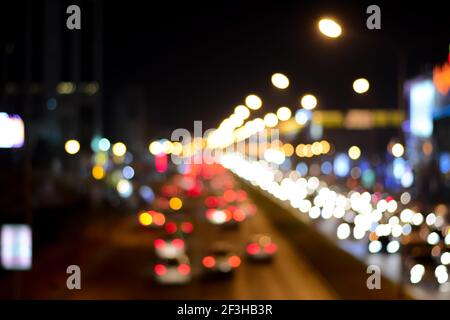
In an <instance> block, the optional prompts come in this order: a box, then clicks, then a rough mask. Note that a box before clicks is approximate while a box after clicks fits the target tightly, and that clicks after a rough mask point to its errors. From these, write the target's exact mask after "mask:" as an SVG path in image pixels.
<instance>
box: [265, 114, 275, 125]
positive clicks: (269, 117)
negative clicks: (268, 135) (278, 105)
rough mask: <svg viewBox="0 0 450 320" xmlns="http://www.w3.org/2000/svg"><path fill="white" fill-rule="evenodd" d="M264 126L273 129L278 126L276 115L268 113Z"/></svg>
mask: <svg viewBox="0 0 450 320" xmlns="http://www.w3.org/2000/svg"><path fill="white" fill-rule="evenodd" d="M264 124H265V125H266V126H267V127H269V128H273V127H275V126H276V125H277V124H278V117H277V115H276V114H275V113H268V114H266V115H265V116H264Z"/></svg>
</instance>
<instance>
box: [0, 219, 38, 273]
mask: <svg viewBox="0 0 450 320" xmlns="http://www.w3.org/2000/svg"><path fill="white" fill-rule="evenodd" d="M0 245H1V262H2V267H3V268H4V269H7V270H29V269H31V262H32V236H31V228H30V226H29V225H26V224H5V225H3V226H2V228H1V243H0Z"/></svg>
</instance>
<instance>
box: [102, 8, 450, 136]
mask: <svg viewBox="0 0 450 320" xmlns="http://www.w3.org/2000/svg"><path fill="white" fill-rule="evenodd" d="M391 2H394V3H395V5H392V4H390V5H388V3H380V2H376V3H377V4H379V5H380V7H381V11H382V30H378V31H371V30H368V29H367V28H366V19H367V16H368V15H367V14H366V13H365V11H366V8H367V6H368V5H369V4H373V2H366V3H364V2H355V1H327V2H324V1H291V2H287V1H270V2H261V1H259V2H254V1H209V2H193V1H189V2H188V3H186V2H181V1H164V4H163V5H162V4H161V3H157V2H153V1H125V2H124V1H105V2H104V36H105V51H104V52H105V69H104V70H105V80H106V86H107V87H106V89H107V90H108V92H107V93H106V95H107V96H106V98H107V99H111V96H112V93H116V92H120V91H121V90H123V89H124V88H125V87H127V86H132V85H138V86H141V87H142V88H144V90H145V92H146V95H147V96H148V98H149V101H150V102H149V108H151V109H152V110H153V111H155V115H157V116H155V117H156V119H154V118H153V119H149V122H153V123H156V122H157V123H160V124H161V125H162V126H167V127H170V128H175V127H180V126H182V127H187V128H192V122H193V120H203V121H205V123H206V125H207V126H214V125H216V124H217V122H218V121H220V120H221V119H223V118H224V117H225V116H227V115H229V114H230V113H231V112H232V110H233V108H234V107H235V106H236V105H238V104H240V103H242V102H243V100H244V98H245V96H246V95H247V94H249V93H251V92H254V93H257V94H259V95H260V96H261V97H262V99H263V101H264V102H265V104H264V107H263V110H261V114H264V113H265V112H268V111H269V110H276V108H277V107H278V106H279V105H282V104H287V105H289V106H290V107H291V108H292V109H293V110H295V108H297V106H298V101H299V99H298V98H299V97H300V96H302V95H303V94H304V93H306V92H311V93H314V94H315V95H316V96H317V97H318V100H319V106H318V107H319V108H321V109H334V108H341V109H347V108H387V107H396V105H397V62H398V61H397V58H396V53H397V51H398V49H399V48H405V50H406V52H407V53H408V76H412V75H415V74H417V73H418V72H421V71H422V70H425V68H426V66H427V64H428V65H429V66H430V65H433V64H435V63H442V62H443V61H445V59H446V57H447V54H448V50H449V49H448V46H449V44H450V26H449V25H450V24H449V23H448V21H449V20H450V16H449V14H448V10H446V8H445V6H444V3H445V2H444V1H442V2H441V1H427V2H422V5H419V4H414V3H413V2H409V1H408V2H406V1H404V2H401V1H400V2H399V1H391ZM326 15H331V16H334V17H335V18H336V19H337V20H338V21H339V22H340V23H341V24H342V26H343V31H344V35H343V36H342V37H341V38H339V39H336V40H332V39H326V38H324V37H323V36H321V35H320V34H319V33H318V31H317V28H316V25H317V19H318V18H320V17H322V16H326ZM274 72H283V73H285V74H287V75H288V76H289V78H290V80H291V83H292V85H291V87H290V88H289V89H288V90H287V92H286V93H280V92H279V91H277V90H275V89H273V88H272V87H271V84H270V76H271V74H272V73H274ZM361 76H362V77H366V78H368V79H369V80H370V82H371V91H370V93H368V94H367V95H364V96H357V95H356V94H355V93H354V92H353V91H352V82H353V80H354V79H356V78H357V77H361ZM124 107H125V106H124ZM127 107H128V108H130V112H133V106H127Z"/></svg>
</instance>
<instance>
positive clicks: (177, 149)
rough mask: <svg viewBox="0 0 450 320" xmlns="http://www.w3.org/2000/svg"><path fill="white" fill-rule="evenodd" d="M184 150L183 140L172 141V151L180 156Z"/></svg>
mask: <svg viewBox="0 0 450 320" xmlns="http://www.w3.org/2000/svg"><path fill="white" fill-rule="evenodd" d="M182 152H183V145H182V144H181V142H178V141H175V142H172V153H173V154H174V155H176V156H179V155H180V154H181V153H182Z"/></svg>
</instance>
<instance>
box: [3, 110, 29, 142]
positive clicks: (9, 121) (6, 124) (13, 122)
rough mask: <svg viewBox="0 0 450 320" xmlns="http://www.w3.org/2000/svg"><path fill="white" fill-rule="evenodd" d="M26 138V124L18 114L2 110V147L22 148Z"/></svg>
mask: <svg viewBox="0 0 450 320" xmlns="http://www.w3.org/2000/svg"><path fill="white" fill-rule="evenodd" d="M24 140H25V126H24V124H23V121H22V119H21V118H20V116H18V115H9V114H7V113H5V112H0V148H6V149H11V148H21V147H22V146H23V143H24Z"/></svg>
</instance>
